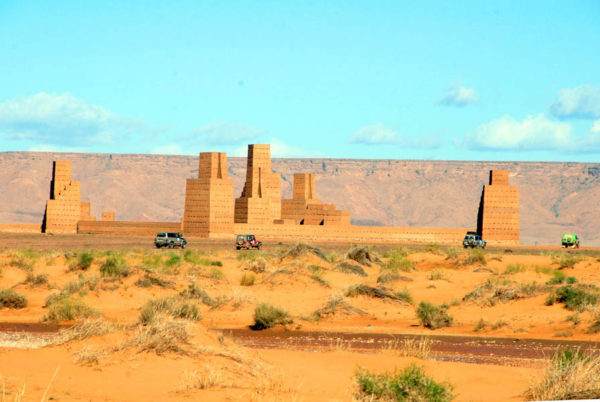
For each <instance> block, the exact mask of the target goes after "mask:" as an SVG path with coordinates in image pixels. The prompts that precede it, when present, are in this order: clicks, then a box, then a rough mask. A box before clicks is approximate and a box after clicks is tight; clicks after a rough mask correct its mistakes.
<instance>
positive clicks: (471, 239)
mask: <svg viewBox="0 0 600 402" xmlns="http://www.w3.org/2000/svg"><path fill="white" fill-rule="evenodd" d="M486 244H487V243H486V241H485V240H483V239H482V238H481V236H479V235H478V234H477V233H475V232H468V233H467V235H466V236H465V238H464V239H463V247H464V248H467V247H471V248H475V247H478V248H485V245H486Z"/></svg>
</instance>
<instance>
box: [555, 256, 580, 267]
mask: <svg viewBox="0 0 600 402" xmlns="http://www.w3.org/2000/svg"><path fill="white" fill-rule="evenodd" d="M578 262H579V258H577V257H575V256H574V255H573V254H562V255H560V256H558V257H553V258H552V263H553V264H558V269H565V268H573V267H574V266H575V264H577V263H578Z"/></svg>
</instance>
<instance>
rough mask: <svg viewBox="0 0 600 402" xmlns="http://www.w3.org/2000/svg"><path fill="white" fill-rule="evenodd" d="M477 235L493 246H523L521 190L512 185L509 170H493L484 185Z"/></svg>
mask: <svg viewBox="0 0 600 402" xmlns="http://www.w3.org/2000/svg"><path fill="white" fill-rule="evenodd" d="M477 232H478V233H479V234H480V235H481V237H482V238H483V239H485V240H486V241H487V242H488V244H490V245H516V244H519V187H518V186H511V185H509V179H508V170H492V171H490V184H489V185H485V186H483V192H482V196H481V203H480V208H479V216H478V224H477Z"/></svg>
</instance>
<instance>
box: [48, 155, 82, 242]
mask: <svg viewBox="0 0 600 402" xmlns="http://www.w3.org/2000/svg"><path fill="white" fill-rule="evenodd" d="M81 213H82V210H81V189H80V184H79V182H78V181H73V180H71V162H70V161H55V162H53V164H52V181H51V183H50V199H49V200H48V201H47V202H46V211H45V214H44V221H43V223H42V229H43V231H44V232H46V233H76V232H77V222H78V221H79V220H80V219H81Z"/></svg>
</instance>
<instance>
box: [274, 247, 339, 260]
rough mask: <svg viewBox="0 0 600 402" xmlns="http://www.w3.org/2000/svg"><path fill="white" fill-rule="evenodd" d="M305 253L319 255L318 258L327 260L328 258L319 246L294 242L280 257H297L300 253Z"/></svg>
mask: <svg viewBox="0 0 600 402" xmlns="http://www.w3.org/2000/svg"><path fill="white" fill-rule="evenodd" d="M306 253H311V254H314V255H316V256H317V257H319V258H320V259H322V260H323V261H327V262H329V260H328V259H327V256H326V255H325V253H323V251H322V250H321V249H320V248H317V247H315V246H311V245H310V244H306V243H298V244H296V245H295V246H294V247H292V248H291V249H290V250H289V251H288V252H287V253H285V254H283V256H282V258H286V257H294V258H296V257H299V256H300V255H302V254H306Z"/></svg>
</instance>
